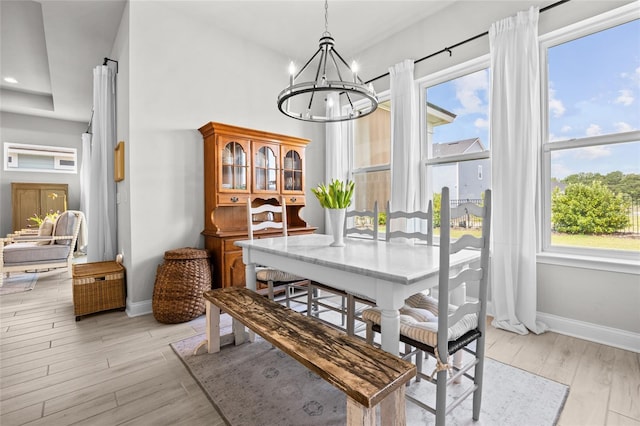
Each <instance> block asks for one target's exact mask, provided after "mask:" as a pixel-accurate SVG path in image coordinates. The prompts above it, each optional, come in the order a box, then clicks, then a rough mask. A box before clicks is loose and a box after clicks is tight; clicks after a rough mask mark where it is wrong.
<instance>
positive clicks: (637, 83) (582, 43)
mask: <svg viewBox="0 0 640 426" xmlns="http://www.w3.org/2000/svg"><path fill="white" fill-rule="evenodd" d="M639 15H640V13H639V12H638V10H637V5H636V6H635V8H629V7H624V8H620V9H617V10H614V11H612V12H610V13H608V14H605V15H603V16H601V17H597V18H593V19H590V20H588V21H585V22H583V23H579V24H576V25H574V26H571V27H569V28H566V29H563V30H560V31H557V32H555V33H553V34H549V35H547V36H545V37H543V38H542V40H541V47H542V50H541V59H542V60H541V65H542V77H543V83H542V87H543V95H542V96H543V101H544V102H545V104H546V105H547V108H545V109H544V111H543V116H544V120H543V121H544V126H545V127H544V130H543V146H544V155H543V163H542V164H543V183H544V185H543V191H544V194H543V206H544V214H543V221H544V222H543V244H542V248H543V250H545V251H550V252H563V253H573V254H585V255H596V256H599V257H615V258H620V257H635V256H637V254H638V252H640V239H638V236H640V228H639V221H638V218H639V216H640V207H639V206H640V131H639V129H640V107H638V102H640V56H639V55H638V52H639V51H640V19H638V17H639Z"/></svg>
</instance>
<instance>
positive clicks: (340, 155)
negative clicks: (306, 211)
mask: <svg viewBox="0 0 640 426" xmlns="http://www.w3.org/2000/svg"><path fill="white" fill-rule="evenodd" d="M340 108H341V105H340V100H339V98H338V94H337V93H331V94H329V95H328V97H327V111H328V112H327V115H328V116H336V115H339V113H340ZM350 126H351V122H350V121H345V122H336V123H327V124H326V127H325V133H326V144H325V155H326V157H325V158H326V162H325V179H326V183H329V182H331V181H332V180H333V179H340V180H344V181H346V180H347V179H351V174H350V158H351V156H350V150H349V143H348V142H349V140H348V137H347V134H348V133H349V129H350ZM356 191H357V188H356ZM324 210H325V229H326V233H327V234H329V233H331V222H330V221H329V214H328V212H327V211H326V210H327V209H324Z"/></svg>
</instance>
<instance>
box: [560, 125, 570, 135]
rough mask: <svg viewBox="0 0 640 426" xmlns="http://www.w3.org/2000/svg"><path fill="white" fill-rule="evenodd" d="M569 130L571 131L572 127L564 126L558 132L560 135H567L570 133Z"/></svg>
mask: <svg viewBox="0 0 640 426" xmlns="http://www.w3.org/2000/svg"><path fill="white" fill-rule="evenodd" d="M571 129H572V127H571V126H568V125H566V126H562V129H560V131H561V132H562V133H568V132H570V131H571Z"/></svg>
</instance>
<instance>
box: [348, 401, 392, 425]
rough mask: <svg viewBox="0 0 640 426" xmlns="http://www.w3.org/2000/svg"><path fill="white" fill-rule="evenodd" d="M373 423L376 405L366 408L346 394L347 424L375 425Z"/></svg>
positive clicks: (374, 421) (374, 422)
mask: <svg viewBox="0 0 640 426" xmlns="http://www.w3.org/2000/svg"><path fill="white" fill-rule="evenodd" d="M375 424H376V407H371V408H367V407H365V406H364V405H361V404H360V403H359V402H357V401H356V400H355V399H351V397H349V396H347V426H375ZM383 424H384V423H383Z"/></svg>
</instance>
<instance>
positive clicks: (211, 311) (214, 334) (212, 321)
mask: <svg viewBox="0 0 640 426" xmlns="http://www.w3.org/2000/svg"><path fill="white" fill-rule="evenodd" d="M206 307H207V351H208V352H209V353H210V354H211V353H215V352H220V308H219V307H217V306H216V305H214V304H213V303H211V302H209V301H208V300H207V301H206Z"/></svg>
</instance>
